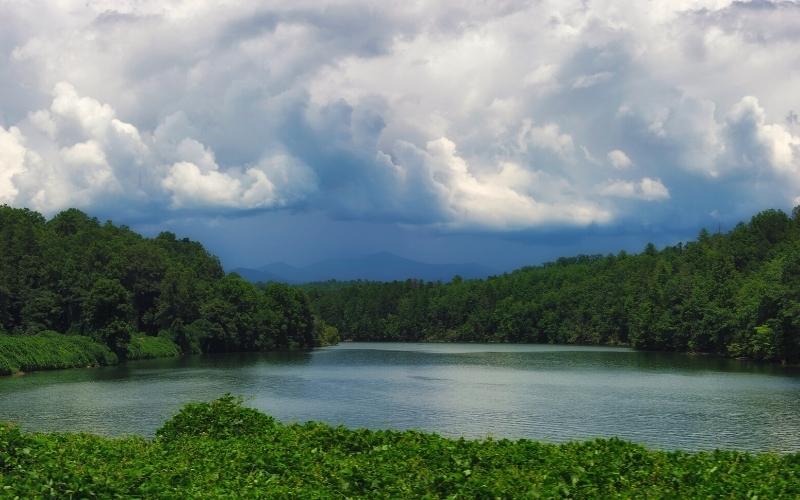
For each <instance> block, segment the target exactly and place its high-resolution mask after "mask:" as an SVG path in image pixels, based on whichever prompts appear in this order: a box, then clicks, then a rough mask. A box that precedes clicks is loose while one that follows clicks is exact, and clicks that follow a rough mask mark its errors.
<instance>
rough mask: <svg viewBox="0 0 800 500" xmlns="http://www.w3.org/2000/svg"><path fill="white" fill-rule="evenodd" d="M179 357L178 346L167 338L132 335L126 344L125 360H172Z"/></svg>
mask: <svg viewBox="0 0 800 500" xmlns="http://www.w3.org/2000/svg"><path fill="white" fill-rule="evenodd" d="M180 355H181V350H180V348H179V347H178V345H177V344H176V343H175V342H173V341H171V340H170V339H168V338H165V337H151V336H149V335H134V336H133V337H131V341H130V343H129V344H128V354H127V356H126V359H128V360H134V359H153V358H174V357H176V356H180Z"/></svg>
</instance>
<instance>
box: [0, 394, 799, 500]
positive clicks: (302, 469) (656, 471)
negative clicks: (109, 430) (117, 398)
mask: <svg viewBox="0 0 800 500" xmlns="http://www.w3.org/2000/svg"><path fill="white" fill-rule="evenodd" d="M799 474H800V455H797V454H794V455H785V456H780V455H773V454H760V455H750V454H747V453H742V452H734V451H730V452H727V451H714V452H702V453H685V452H680V451H678V452H664V451H653V450H648V449H646V448H643V447H641V446H638V445H635V444H631V443H628V442H625V441H621V440H618V439H610V440H602V439H601V440H595V441H588V442H583V443H580V442H574V443H565V444H559V445H556V444H543V443H537V442H534V441H528V440H524V439H523V440H519V441H509V440H505V439H502V440H482V441H472V440H464V439H459V440H453V439H446V438H443V437H440V436H437V435H435V434H426V433H422V432H416V431H402V432H401V431H369V430H348V429H345V428H343V427H331V426H328V425H325V424H321V423H315V422H309V423H305V424H281V423H279V422H276V421H275V420H274V419H272V418H271V417H269V416H267V415H264V414H262V413H259V412H258V411H256V410H253V409H249V408H244V407H241V406H239V405H238V404H237V402H236V400H235V399H233V398H230V397H225V398H222V399H220V400H217V401H214V402H211V403H202V404H191V405H188V406H186V407H185V408H184V409H183V410H181V412H180V413H179V414H178V415H177V416H175V417H174V418H173V419H172V420H170V421H168V422H167V423H166V424H165V425H164V426H163V427H162V428H161V429H160V430H159V431H158V433H157V437H156V438H155V439H153V440H147V439H143V438H141V437H127V438H121V439H108V438H103V437H98V436H92V435H87V434H27V433H23V432H21V431H20V430H19V429H18V428H16V427H12V426H9V425H2V424H0V488H2V489H0V492H1V493H0V496H3V497H8V498H129V497H130V498H152V497H157V498H231V497H236V498H797V497H798V496H800V482H798V480H797V478H798V475H799Z"/></svg>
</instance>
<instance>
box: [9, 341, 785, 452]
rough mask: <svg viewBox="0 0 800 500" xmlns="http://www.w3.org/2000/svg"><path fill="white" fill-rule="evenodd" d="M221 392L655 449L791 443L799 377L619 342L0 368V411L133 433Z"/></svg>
mask: <svg viewBox="0 0 800 500" xmlns="http://www.w3.org/2000/svg"><path fill="white" fill-rule="evenodd" d="M226 392H230V393H233V394H239V395H243V396H245V397H246V398H247V403H248V404H249V405H251V406H253V407H256V408H260V409H262V410H264V411H266V412H267V413H270V414H272V415H274V416H275V417H277V418H279V419H281V420H284V421H305V420H322V421H325V422H329V423H333V424H345V425H347V426H348V427H369V428H394V429H406V428H417V429H424V430H428V431H435V432H439V433H442V434H445V435H450V436H467V437H483V436H487V435H491V436H494V437H510V438H520V437H526V438H533V439H537V440H542V441H566V440H575V439H585V438H592V437H597V436H620V437H623V438H625V439H629V440H633V441H637V442H640V443H643V444H646V445H649V446H653V447H659V448H667V449H673V448H680V449H689V450H692V449H710V448H732V449H745V450H773V451H779V452H787V451H800V373H799V372H798V371H797V370H796V369H786V368H781V367H776V366H763V365H762V366H758V365H748V364H745V363H742V362H738V361H732V360H719V359H709V358H703V357H690V356H683V355H668V354H655V353H642V352H635V351H630V350H627V349H610V348H588V347H567V346H541V345H515V346H511V345H480V344H363V343H347V344H343V345H340V346H336V347H331V348H325V349H319V350H315V351H313V352H305V353H278V354H276V353H272V354H251V355H225V356H213V357H212V356H204V357H194V358H187V359H181V360H167V361H165V360H156V361H145V362H136V363H129V364H127V365H124V366H118V367H110V368H101V369H80V370H64V371H58V372H42V373H33V374H29V375H25V376H21V377H4V378H0V420H11V421H15V422H18V423H19V424H20V425H21V426H22V427H23V428H26V429H30V430H48V431H52V430H59V431H88V432H93V433H99V434H107V435H119V434H134V433H135V434H144V435H152V434H153V433H154V432H155V430H156V429H157V428H158V427H159V426H160V425H161V424H162V423H163V421H164V420H166V419H167V418H169V417H170V416H171V415H172V414H174V412H175V411H177V409H178V408H179V407H180V406H181V405H182V404H183V403H185V402H187V401H198V400H209V399H212V398H215V397H217V396H220V395H222V394H224V393H226Z"/></svg>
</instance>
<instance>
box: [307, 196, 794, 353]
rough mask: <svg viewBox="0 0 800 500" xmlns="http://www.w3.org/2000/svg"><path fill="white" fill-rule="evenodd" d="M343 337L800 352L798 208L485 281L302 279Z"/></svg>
mask: <svg viewBox="0 0 800 500" xmlns="http://www.w3.org/2000/svg"><path fill="white" fill-rule="evenodd" d="M306 290H307V291H308V292H309V293H310V295H311V298H312V303H313V305H314V308H315V310H316V311H317V312H318V313H319V314H320V316H321V317H322V318H323V319H324V320H325V321H326V322H328V323H330V324H332V325H334V326H336V327H337V328H338V329H339V331H340V332H341V333H342V335H343V337H344V338H347V339H352V340H370V341H377V340H385V341H480V342H538V343H581V344H606V345H630V346H632V347H635V348H638V349H648V350H668V351H684V352H702V353H714V354H721V355H725V356H732V357H748V358H753V359H763V360H777V361H788V362H797V361H798V360H800V207H798V208H795V210H794V211H793V213H792V216H791V217H790V216H788V215H787V214H786V213H784V212H782V211H779V210H767V211H765V212H762V213H759V214H758V215H756V216H754V217H753V218H752V219H751V220H750V222H749V223H741V224H739V225H737V226H736V227H735V228H734V229H733V230H731V231H730V232H727V233H725V234H710V233H709V232H708V231H706V230H703V231H701V233H700V235H699V236H698V238H697V240H696V241H693V242H690V243H686V244H678V245H675V246H670V247H667V248H664V249H663V250H661V251H658V250H657V249H656V248H655V246H653V245H652V244H648V245H647V247H646V248H645V249H644V251H643V252H642V253H640V254H638V255H629V254H626V253H625V252H620V253H619V254H617V255H606V256H600V255H593V256H579V257H573V258H562V259H558V260H557V261H555V262H551V263H548V264H544V265H541V266H535V267H527V268H523V269H520V270H518V271H515V272H512V273H509V274H505V275H502V276H497V277H492V278H489V279H486V280H474V281H463V280H461V279H458V278H456V279H454V280H453V281H452V282H450V283H423V282H420V281H414V280H410V281H405V282H394V283H371V282H355V283H335V282H331V283H325V284H319V285H313V286H309V287H307V288H306Z"/></svg>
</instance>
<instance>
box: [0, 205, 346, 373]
mask: <svg viewBox="0 0 800 500" xmlns="http://www.w3.org/2000/svg"><path fill="white" fill-rule="evenodd" d="M0 331H5V332H7V333H9V334H12V335H31V334H36V333H39V332H43V331H57V332H61V333H66V334H70V335H85V336H88V337H91V338H93V339H95V340H97V341H100V342H102V343H104V344H105V345H107V346H108V347H109V348H111V350H112V351H114V353H116V354H117V355H118V356H119V357H120V358H125V357H127V356H128V355H129V353H138V354H137V356H139V357H142V356H144V357H147V355H148V353H147V349H148V348H151V350H152V349H155V350H156V351H161V352H171V349H170V347H169V346H168V345H165V344H164V343H158V342H153V341H147V339H146V338H145V339H140V340H135V338H136V336H138V335H143V336H147V337H155V336H160V337H161V338H164V339H169V340H171V341H174V342H175V343H176V344H177V345H178V346H179V348H180V349H181V351H182V352H184V353H198V352H227V351H249V350H271V349H286V348H304V347H311V346H314V345H316V344H318V343H321V342H335V340H336V338H337V334H336V331H335V330H334V329H332V328H331V327H329V326H327V325H324V324H323V323H322V322H320V321H318V320H316V319H315V317H314V315H313V314H312V311H311V309H310V306H309V301H308V297H307V295H306V294H305V293H304V292H303V291H302V290H299V289H296V288H291V287H289V286H286V285H280V284H270V285H268V286H264V287H256V286H254V285H251V284H249V283H248V282H246V281H244V280H243V279H242V278H240V277H239V276H237V275H234V274H231V275H225V273H224V271H223V269H222V266H221V265H220V262H219V260H218V259H217V258H216V257H214V256H212V255H210V254H209V253H208V252H207V251H206V250H205V249H204V248H203V246H202V245H200V244H199V243H197V242H194V241H190V240H188V239H178V238H176V236H175V235H174V234H172V233H169V232H163V233H161V234H159V235H158V236H157V237H155V238H144V237H142V236H140V235H139V234H137V233H135V232H133V231H131V230H130V229H129V228H127V227H125V226H115V225H114V224H112V223H111V222H106V223H103V224H101V223H100V222H99V221H98V220H97V219H94V218H91V217H88V216H87V215H86V214H84V213H82V212H80V211H78V210H75V209H70V210H66V211H64V212H61V213H59V214H58V215H56V216H55V217H53V218H52V219H50V220H46V219H45V218H44V217H43V216H42V215H40V214H38V213H36V212H33V211H30V210H27V209H15V208H11V207H8V206H0ZM132 339H134V340H133V342H134V344H133V345H132V346H131V342H132ZM129 347H131V349H129Z"/></svg>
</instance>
